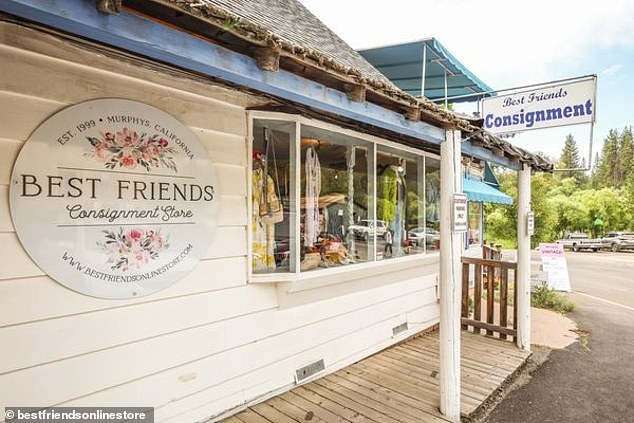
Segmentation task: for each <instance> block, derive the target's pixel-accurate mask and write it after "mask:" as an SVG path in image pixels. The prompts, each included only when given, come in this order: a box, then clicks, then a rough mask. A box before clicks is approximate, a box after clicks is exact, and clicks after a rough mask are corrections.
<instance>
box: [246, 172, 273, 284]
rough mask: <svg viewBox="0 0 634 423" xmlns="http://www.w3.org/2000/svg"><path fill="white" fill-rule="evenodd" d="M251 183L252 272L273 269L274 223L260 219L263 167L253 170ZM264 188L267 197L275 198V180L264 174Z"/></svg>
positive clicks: (262, 202) (262, 204) (262, 207)
mask: <svg viewBox="0 0 634 423" xmlns="http://www.w3.org/2000/svg"><path fill="white" fill-rule="evenodd" d="M252 184H253V210H252V215H251V228H252V234H253V241H252V246H253V247H252V248H253V255H252V268H253V271H254V272H266V271H272V270H275V224H266V223H265V222H264V220H263V219H262V213H261V210H264V207H266V205H265V203H264V189H265V185H264V170H263V169H255V170H254V171H253V177H252ZM266 189H267V197H268V199H269V200H272V199H274V200H277V194H276V192H275V182H274V181H273V178H271V177H270V176H269V175H267V176H266Z"/></svg>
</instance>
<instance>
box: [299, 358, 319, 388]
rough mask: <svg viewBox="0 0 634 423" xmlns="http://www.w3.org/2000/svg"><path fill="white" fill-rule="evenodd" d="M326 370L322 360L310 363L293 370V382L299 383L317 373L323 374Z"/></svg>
mask: <svg viewBox="0 0 634 423" xmlns="http://www.w3.org/2000/svg"><path fill="white" fill-rule="evenodd" d="M325 369H326V364H325V363H324V359H323V358H322V359H320V360H318V361H315V362H314V363H311V364H309V365H307V366H304V367H301V368H299V369H297V370H295V382H297V383H299V382H302V381H303V380H305V379H308V378H309V377H311V376H313V375H316V374H317V373H319V372H323V371H324V370H325Z"/></svg>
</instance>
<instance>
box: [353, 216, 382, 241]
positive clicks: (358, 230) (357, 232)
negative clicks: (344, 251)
mask: <svg viewBox="0 0 634 423" xmlns="http://www.w3.org/2000/svg"><path fill="white" fill-rule="evenodd" d="M348 231H349V232H350V231H352V233H353V234H354V236H355V237H357V238H359V239H362V240H364V241H367V240H368V239H370V237H373V236H374V233H375V232H376V236H377V237H380V238H384V237H385V232H386V231H387V226H385V222H384V221H383V220H377V221H376V225H375V222H374V221H373V220H370V219H362V220H359V221H358V222H357V223H356V224H354V225H350V226H348Z"/></svg>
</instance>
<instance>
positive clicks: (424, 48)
mask: <svg viewBox="0 0 634 423" xmlns="http://www.w3.org/2000/svg"><path fill="white" fill-rule="evenodd" d="M358 51H359V53H361V55H362V56H363V57H365V59H366V60H367V61H368V62H370V63H371V64H372V65H373V66H374V67H375V68H377V69H378V70H379V71H380V72H381V73H382V74H383V75H385V76H386V77H387V78H388V79H389V80H390V81H392V82H393V83H394V84H396V85H397V86H398V87H399V88H400V89H402V90H403V91H406V92H408V93H410V94H412V95H421V89H422V87H421V86H422V85H423V79H424V84H425V88H424V91H425V93H424V95H425V97H427V98H428V99H430V100H432V101H438V100H442V99H444V98H445V83H446V84H447V93H446V94H447V97H449V98H451V102H452V103H458V102H463V101H474V100H478V99H480V98H482V97H483V96H484V97H486V96H491V94H492V91H493V90H492V89H491V87H489V86H488V85H487V84H485V83H484V82H482V81H481V80H480V79H479V78H478V77H477V76H475V75H474V74H473V73H472V72H471V71H469V69H467V67H466V66H464V65H463V64H462V63H460V61H459V60H458V59H456V58H455V57H454V56H453V55H452V54H451V53H449V50H447V49H446V48H445V47H444V46H443V45H442V44H440V43H439V42H438V40H436V39H435V38H426V39H422V40H419V41H413V42H408V43H402V44H396V45H391V46H384V47H375V48H369V49H364V50H358Z"/></svg>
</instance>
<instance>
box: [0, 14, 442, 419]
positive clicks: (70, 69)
mask: <svg viewBox="0 0 634 423" xmlns="http://www.w3.org/2000/svg"><path fill="white" fill-rule="evenodd" d="M0 41H2V42H1V43H0V102H2V104H3V107H2V108H0V259H1V260H2V263H1V264H2V265H1V266H0V345H2V346H3V347H2V349H1V352H0V408H2V407H4V406H7V405H15V404H19V405H23V406H27V405H32V406H50V405H104V406H124V405H129V406H133V405H144V406H154V407H157V409H156V410H157V420H156V421H157V422H158V421H170V422H193V421H198V420H203V419H205V418H208V417H210V416H215V415H220V414H221V413H223V412H225V411H227V410H230V409H235V408H236V407H240V406H242V405H243V404H245V403H247V402H251V401H254V400H257V399H261V398H263V397H264V396H266V395H270V394H271V393H272V392H276V391H279V390H282V389H285V388H288V387H290V386H292V385H293V383H294V380H293V374H294V370H295V369H296V368H299V367H301V366H304V365H306V364H308V363H310V362H312V361H314V360H317V359H321V358H323V359H324V360H325V362H326V365H327V370H328V371H334V370H337V369H338V368H340V367H343V366H345V365H347V364H350V363H352V362H354V361H356V360H358V359H360V358H362V357H364V356H366V355H368V354H371V353H373V352H376V351H378V350H380V349H382V348H384V347H386V346H388V345H390V344H391V343H393V342H396V341H398V340H399V339H401V338H402V337H405V336H407V335H409V334H411V333H414V332H415V331H416V330H420V329H424V328H426V327H429V326H430V325H432V324H434V323H436V322H437V320H438V306H437V304H436V287H435V285H436V278H435V275H434V274H435V273H436V272H437V265H436V264H435V263H428V264H427V265H426V267H423V268H419V269H413V268H412V267H411V265H410V266H409V267H408V269H407V270H405V271H403V272H401V273H395V272H391V273H390V274H389V275H388V274H383V275H381V274H380V273H381V270H378V271H377V272H376V273H377V274H376V275H373V276H370V277H368V278H367V279H364V280H355V281H351V282H348V283H345V282H342V283H340V284H336V285H334V286H321V287H319V288H316V289H313V290H311V289H302V290H301V292H290V291H289V293H287V294H285V295H288V298H290V299H292V300H291V301H289V304H292V306H288V307H283V308H280V307H279V305H280V298H281V297H280V296H279V295H280V293H279V292H278V288H277V287H276V286H275V285H274V284H247V282H246V278H247V266H248V265H249V263H248V258H247V230H248V227H247V225H248V220H249V219H248V215H247V198H246V195H247V185H246V184H247V181H248V170H247V168H246V166H247V163H248V161H247V144H246V143H247V140H246V139H245V137H246V132H247V130H246V128H247V126H246V124H247V121H246V111H245V106H246V105H247V103H248V102H249V101H256V99H254V98H250V97H248V96H247V95H245V94H242V93H238V92H235V91H232V90H228V89H225V88H221V87H217V86H213V85H210V84H205V83H201V82H199V81H195V80H193V79H191V78H186V77H181V76H174V75H171V73H168V72H163V71H160V70H157V69H150V68H149V67H147V66H138V64H135V63H130V62H128V61H123V60H119V59H116V58H113V57H108V56H107V55H104V54H101V53H99V52H94V51H90V50H88V49H86V48H83V47H79V46H76V45H73V44H71V43H68V42H65V41H61V40H59V39H57V38H56V37H54V36H51V35H45V34H43V33H39V32H37V31H35V30H31V29H25V28H22V27H19V26H17V25H14V24H8V23H0ZM98 97H123V98H130V99H135V100H138V101H143V102H147V103H149V104H153V105H156V106H158V107H160V108H161V109H163V110H165V111H166V112H168V113H170V114H172V115H173V116H175V117H176V118H177V119H179V120H180V121H181V122H183V123H184V124H186V125H187V126H189V127H190V128H191V130H192V131H193V132H194V133H195V134H196V135H197V136H198V137H199V139H200V140H201V142H202V143H203V144H204V145H205V147H206V148H207V150H208V151H209V154H210V157H211V158H212V160H213V161H214V163H215V164H216V170H217V173H218V181H219V185H220V198H221V203H222V206H221V212H220V217H219V221H218V229H217V233H216V236H215V239H214V241H213V243H212V245H211V246H210V248H209V250H208V251H207V252H206V253H205V254H204V256H203V258H202V259H201V261H200V263H199V264H198V265H197V266H196V268H195V269H194V270H193V271H192V272H191V273H190V274H189V275H187V276H186V277H185V278H183V279H182V280H180V281H178V282H177V283H175V284H174V285H172V286H170V287H169V288H167V289H165V290H162V291H160V292H158V293H155V294H153V295H150V296H147V297H142V298H138V299H128V300H105V299H99V298H92V297H88V296H84V295H80V294H77V293H74V292H72V291H70V290H68V289H66V288H64V287H63V286H61V285H60V284H58V283H56V282H55V281H53V280H51V279H50V278H49V277H47V276H46V275H45V274H44V273H43V272H42V270H41V269H39V268H38V267H37V266H36V265H35V264H34V263H33V262H32V261H31V260H30V258H29V256H28V254H27V253H26V252H25V251H24V249H23V248H22V246H21V244H20V243H19V240H18V238H17V235H16V234H15V229H14V227H13V224H12V222H11V218H10V215H9V206H8V186H9V183H10V172H11V168H12V167H13V162H14V161H15V158H16V157H17V155H18V152H19V149H20V147H21V146H22V144H23V143H24V141H25V140H26V139H28V137H29V135H30V134H31V132H32V131H33V130H34V129H35V128H36V127H37V125H39V124H40V123H41V122H42V121H43V120H45V119H46V118H47V117H48V116H50V115H51V114H52V113H54V112H55V111H57V110H60V109H61V108H63V107H65V106H68V105H70V104H74V103H77V102H81V101H85V100H88V99H93V98H98ZM353 277H354V276H352V277H351V278H353ZM291 291H292V290H291ZM293 296H294V297H293ZM293 298H294V299H293ZM405 321H407V322H408V323H409V325H410V328H411V329H410V330H409V331H408V332H406V333H403V334H400V335H399V336H397V337H392V328H393V327H394V326H397V325H399V324H401V323H403V322H405ZM0 421H1V417H0Z"/></svg>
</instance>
